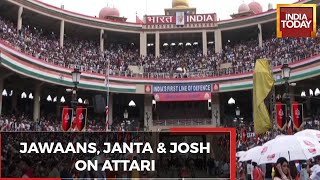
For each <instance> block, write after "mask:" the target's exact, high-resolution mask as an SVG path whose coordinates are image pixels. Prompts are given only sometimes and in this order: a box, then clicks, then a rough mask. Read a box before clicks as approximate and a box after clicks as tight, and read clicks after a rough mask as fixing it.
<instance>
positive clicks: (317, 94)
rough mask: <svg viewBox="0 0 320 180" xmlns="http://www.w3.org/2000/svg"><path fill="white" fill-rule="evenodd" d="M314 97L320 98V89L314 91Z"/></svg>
mask: <svg viewBox="0 0 320 180" xmlns="http://www.w3.org/2000/svg"><path fill="white" fill-rule="evenodd" d="M314 95H315V96H319V95H320V90H319V88H317V89H316V90H315V91H314Z"/></svg>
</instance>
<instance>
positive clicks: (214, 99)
mask: <svg viewBox="0 0 320 180" xmlns="http://www.w3.org/2000/svg"><path fill="white" fill-rule="evenodd" d="M219 98H220V97H219V94H213V95H212V96H211V107H212V125H213V126H215V127H218V126H220V99H219Z"/></svg>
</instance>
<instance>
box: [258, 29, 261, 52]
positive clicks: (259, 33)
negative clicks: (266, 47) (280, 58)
mask: <svg viewBox="0 0 320 180" xmlns="http://www.w3.org/2000/svg"><path fill="white" fill-rule="evenodd" d="M258 30H259V32H258V40H259V47H262V28H261V24H258Z"/></svg>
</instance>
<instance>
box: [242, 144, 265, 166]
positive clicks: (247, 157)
mask: <svg viewBox="0 0 320 180" xmlns="http://www.w3.org/2000/svg"><path fill="white" fill-rule="evenodd" d="M261 150H262V146H256V147H254V148H251V149H249V150H248V151H247V152H246V153H245V154H244V155H243V156H242V157H240V159H239V161H240V162H245V161H255V162H257V161H259V159H260V155H261Z"/></svg>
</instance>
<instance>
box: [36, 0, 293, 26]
mask: <svg viewBox="0 0 320 180" xmlns="http://www.w3.org/2000/svg"><path fill="white" fill-rule="evenodd" d="M40 1H42V2H45V3H47V4H51V5H54V6H57V7H60V6H61V5H62V4H63V5H64V8H65V9H66V10H69V11H73V12H77V13H81V14H85V15H89V16H98V15H99V11H100V10H101V8H103V7H105V6H109V7H113V6H114V7H116V8H118V9H119V11H120V16H124V17H127V18H128V21H129V22H135V20H136V13H137V14H138V16H139V17H141V18H142V17H143V15H145V14H148V15H163V14H164V9H165V8H171V2H172V0H40ZM252 1H253V0H190V7H195V8H197V13H198V14H206V13H214V12H215V13H217V16H218V19H221V20H224V19H230V14H233V13H236V12H237V11H238V7H239V5H240V4H242V3H243V2H245V3H250V2H252ZM255 1H256V2H259V3H260V4H261V5H262V7H263V10H264V11H266V10H268V4H269V3H271V4H272V5H273V7H276V4H289V3H293V2H296V1H297V0H255ZM222 2H223V3H222Z"/></svg>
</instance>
